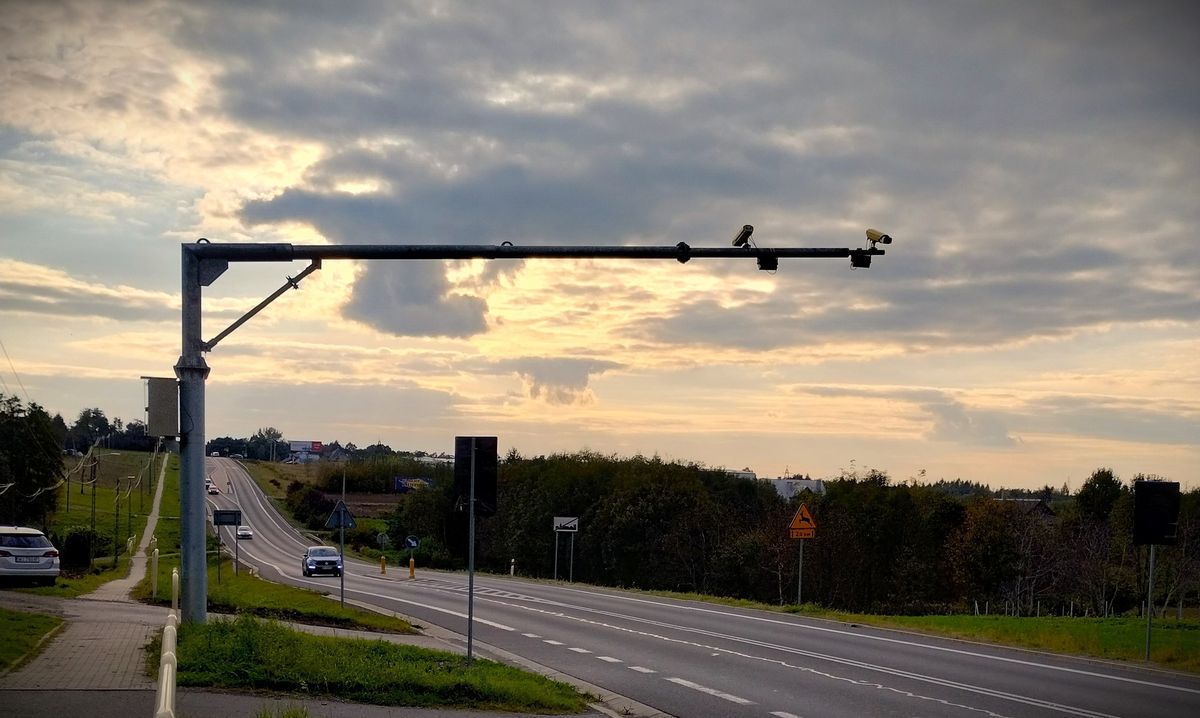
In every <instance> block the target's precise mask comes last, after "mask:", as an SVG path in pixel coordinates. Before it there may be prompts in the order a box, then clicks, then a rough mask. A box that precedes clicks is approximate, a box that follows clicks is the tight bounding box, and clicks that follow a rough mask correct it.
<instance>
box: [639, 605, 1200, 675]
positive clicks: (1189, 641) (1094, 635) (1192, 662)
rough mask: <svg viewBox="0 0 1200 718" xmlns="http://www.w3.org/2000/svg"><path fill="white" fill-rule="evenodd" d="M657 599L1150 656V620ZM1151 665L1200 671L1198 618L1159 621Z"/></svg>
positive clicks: (1080, 651)
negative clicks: (894, 612)
mask: <svg viewBox="0 0 1200 718" xmlns="http://www.w3.org/2000/svg"><path fill="white" fill-rule="evenodd" d="M644 593H648V594H651V595H656V596H664V597H667V598H676V599H682V600H688V601H703V602H705V603H716V604H720V605H723V606H734V607H738V608H752V609H757V610H762V611H776V612H779V613H796V614H800V615H804V616H809V617H812V618H823V619H828V620H831V621H839V622H842V623H858V624H862V625H864V626H879V627H881V628H898V629H902V630H906V631H917V632H920V633H927V634H930V635H936V636H948V637H950V638H961V639H963V640H968V641H980V642H983V643H997V644H1001V645H1006V646H1015V647H1018V648H1030V649H1033V650H1039V651H1049V652H1053V653H1063V654H1068V655H1077V656H1087V657H1091V658H1103V659H1107V660H1117V661H1134V662H1143V661H1144V660H1145V656H1146V619H1145V618H1139V617H1134V616H1120V617H1114V618H1083V617H1078V618H1068V617H1064V616H1045V617H1040V618H1039V617H1033V616H1021V617H1017V616H1003V615H986V616H975V615H971V614H953V615H938V616H881V615H874V614H865V613H848V612H845V611H831V610H828V609H824V608H821V607H820V606H817V605H815V604H811V603H806V604H803V605H801V606H797V605H795V604H790V605H788V604H785V605H782V606H779V605H776V604H767V603H756V602H754V601H747V600H745V599H740V598H723V597H716V596H705V595H703V594H697V593H673V592H670V591H646V592H644ZM1150 647H1151V651H1150V661H1151V662H1152V663H1156V664H1158V665H1160V666H1162V667H1163V668H1170V669H1173V670H1179V671H1190V672H1194V673H1200V620H1197V619H1195V618H1185V619H1184V620H1182V621H1176V620H1175V619H1174V618H1156V619H1155V620H1154V625H1153V628H1152V640H1151V646H1150Z"/></svg>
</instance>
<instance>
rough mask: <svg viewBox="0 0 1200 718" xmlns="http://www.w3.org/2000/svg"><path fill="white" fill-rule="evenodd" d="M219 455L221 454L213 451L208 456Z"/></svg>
mask: <svg viewBox="0 0 1200 718" xmlns="http://www.w3.org/2000/svg"><path fill="white" fill-rule="evenodd" d="M220 455H221V452H219V451H214V452H212V453H211V454H209V456H220Z"/></svg>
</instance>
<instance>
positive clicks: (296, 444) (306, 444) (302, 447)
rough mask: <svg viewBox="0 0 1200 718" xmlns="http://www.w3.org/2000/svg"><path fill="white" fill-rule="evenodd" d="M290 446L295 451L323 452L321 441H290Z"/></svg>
mask: <svg viewBox="0 0 1200 718" xmlns="http://www.w3.org/2000/svg"><path fill="white" fill-rule="evenodd" d="M288 448H289V449H291V450H292V451H293V452H299V451H303V452H306V453H309V454H319V453H321V442H319V441H289V442H288Z"/></svg>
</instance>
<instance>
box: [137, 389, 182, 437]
mask: <svg viewBox="0 0 1200 718" xmlns="http://www.w3.org/2000/svg"><path fill="white" fill-rule="evenodd" d="M142 378H143V379H145V380H146V434H147V435H148V436H171V437H174V436H179V380H178V379H175V378H174V377H158V376H144V377H142Z"/></svg>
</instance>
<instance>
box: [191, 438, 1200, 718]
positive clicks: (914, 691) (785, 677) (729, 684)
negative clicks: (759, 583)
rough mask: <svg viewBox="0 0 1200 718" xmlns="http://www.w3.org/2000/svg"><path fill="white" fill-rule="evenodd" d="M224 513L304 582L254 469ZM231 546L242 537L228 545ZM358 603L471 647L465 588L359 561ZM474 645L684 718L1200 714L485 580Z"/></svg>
mask: <svg viewBox="0 0 1200 718" xmlns="http://www.w3.org/2000/svg"><path fill="white" fill-rule="evenodd" d="M207 461H208V462H209V463H208V472H209V474H210V475H211V476H212V477H213V478H214V480H215V481H216V482H217V485H218V486H219V487H220V488H221V490H222V494H221V495H220V496H210V497H209V499H210V503H211V504H213V505H216V506H217V507H218V508H233V507H234V506H235V505H236V506H240V508H241V510H242V512H243V517H244V520H243V523H246V524H248V525H249V526H251V527H252V528H253V529H254V531H255V537H254V539H253V540H251V541H242V542H240V553H241V556H242V558H243V560H245V561H248V562H250V563H252V564H254V565H255V566H256V567H257V568H258V570H259V571H260V573H261V574H262V575H263V576H264V577H265V578H268V579H270V580H277V581H283V582H287V583H291V584H295V585H299V586H305V587H308V588H315V589H318V590H325V591H330V592H332V593H333V595H334V596H335V597H336V596H337V595H338V590H339V579H337V578H335V577H315V578H304V577H303V576H302V575H301V572H300V556H301V555H302V554H303V551H304V547H305V546H307V545H308V544H309V541H308V540H307V539H305V538H304V537H302V536H301V535H300V534H299V533H298V532H297V531H295V530H294V529H292V528H291V527H290V526H289V525H288V524H287V522H286V521H285V520H284V519H283V518H282V517H280V516H279V515H278V514H277V513H276V512H275V511H274V509H273V508H272V507H271V505H270V502H269V501H268V500H267V499H266V498H265V496H263V494H262V493H261V491H259V490H258V488H257V487H256V486H255V485H254V484H253V482H252V481H251V480H250V478H249V476H247V475H246V474H245V472H244V471H243V470H242V469H241V467H240V465H238V464H237V463H236V462H234V461H231V460H228V459H212V458H209V459H208V460H207ZM223 540H225V541H227V542H229V543H230V544H232V541H233V535H232V531H225V532H224V533H223ZM346 566H347V574H346V577H345V578H346V581H345V590H346V598H347V600H353V601H356V602H362V603H369V604H371V605H375V606H379V607H381V608H384V609H386V610H390V611H396V612H398V613H401V614H404V615H406V616H410V617H412V618H413V619H415V620H416V621H417V622H418V623H424V624H432V625H437V626H441V627H443V628H445V629H448V630H450V631H454V632H457V633H461V634H466V633H467V577H466V576H465V575H463V574H459V573H447V572H437V571H429V570H418V572H417V577H416V578H415V579H410V578H409V577H408V570H407V567H406V566H405V567H388V569H387V574H386V575H381V574H380V571H379V566H378V565H377V564H370V563H366V562H362V561H357V560H353V559H351V560H348V561H347V563H346ZM474 619H475V620H474V631H473V633H474V639H475V640H476V641H481V642H483V643H485V644H488V645H491V646H495V647H497V648H500V649H503V650H506V651H508V652H510V653H514V654H516V655H519V656H522V657H525V658H527V659H529V660H532V661H535V662H537V663H540V664H543V665H546V666H551V667H553V668H555V669H557V670H559V671H561V672H563V673H565V674H568V675H571V676H575V677H576V678H579V679H580V680H584V681H587V682H589V683H592V684H595V685H597V686H601V687H603V688H605V689H608V690H611V691H613V692H616V693H619V694H622V695H625V696H628V697H630V698H632V699H633V700H636V701H639V702H641V703H643V704H646V705H649V706H653V707H655V708H657V709H659V710H661V711H664V712H666V713H669V714H671V715H675V716H745V717H746V718H750V717H751V716H753V717H755V718H766V716H775V717H776V718H790V717H793V716H795V717H799V718H815V717H818V716H820V717H822V718H824V717H830V718H838V717H841V716H846V717H850V716H897V717H901V716H903V717H905V718H907V717H911V716H995V717H1006V716H1007V717H1012V718H1024V717H1034V716H1037V717H1042V716H1086V717H1089V718H1104V717H1108V716H1122V717H1129V718H1143V717H1149V716H1154V717H1156V718H1157V717H1162V718H1171V717H1175V716H1178V717H1180V718H1183V717H1184V716H1187V717H1188V718H1194V716H1200V678H1197V677H1194V676H1188V675H1179V674H1175V673H1170V672H1166V671H1159V670H1153V669H1146V668H1139V667H1135V666H1126V665H1119V664H1114V663H1108V662H1099V661H1089V660H1084V659H1075V658H1069V657H1062V656H1055V655H1050V654H1044V653H1036V652H1031V651H1020V650H1014V649H1005V648H997V647H994V646H989V645H983V644H977V643H969V642H964V641H952V640H945V639H936V638H929V637H926V636H919V635H915V634H909V633H905V632H900V631H887V630H880V629H871V628H864V627H859V626H854V625H849V624H844V623H838V622H832V621H822V620H814V619H808V618H799V617H794V616H789V615H783V614H777V613H771V612H763V611H753V610H743V609H735V608H726V607H722V606H716V605H712V604H705V603H698V602H689V601H675V600H670V599H662V598H655V597H647V596H642V595H635V594H628V593H623V592H620V591H615V590H606V589H597V588H591V587H582V586H574V585H565V584H561V583H551V582H538V581H527V580H521V579H510V578H504V577H495V576H476V578H475V598H474Z"/></svg>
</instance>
